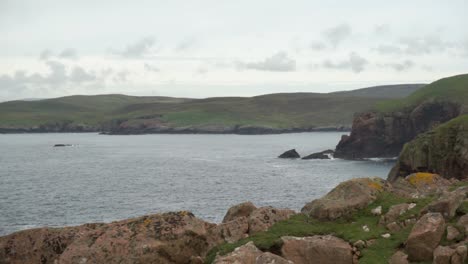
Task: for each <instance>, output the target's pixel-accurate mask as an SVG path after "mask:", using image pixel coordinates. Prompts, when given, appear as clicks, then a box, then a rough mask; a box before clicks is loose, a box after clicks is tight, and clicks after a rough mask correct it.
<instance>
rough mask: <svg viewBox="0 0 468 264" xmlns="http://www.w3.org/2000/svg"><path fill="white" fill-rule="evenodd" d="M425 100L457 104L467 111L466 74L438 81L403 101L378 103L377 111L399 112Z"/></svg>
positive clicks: (467, 78)
mask: <svg viewBox="0 0 468 264" xmlns="http://www.w3.org/2000/svg"><path fill="white" fill-rule="evenodd" d="M427 100H439V101H453V102H458V103H460V104H461V105H462V106H463V108H464V111H468V74H462V75H456V76H453V77H448V78H443V79H440V80H438V81H435V82H433V83H431V84H429V85H426V86H424V87H423V88H421V89H419V90H417V91H416V92H414V93H412V94H411V95H410V96H408V97H406V98H403V99H395V100H387V101H383V102H380V103H378V104H377V109H378V110H379V111H381V112H393V111H399V110H402V109H404V108H407V107H414V106H415V105H417V104H419V103H422V102H423V101H427Z"/></svg>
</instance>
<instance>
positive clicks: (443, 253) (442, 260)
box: [433, 246, 455, 264]
mask: <svg viewBox="0 0 468 264" xmlns="http://www.w3.org/2000/svg"><path fill="white" fill-rule="evenodd" d="M453 254H455V250H454V249H451V248H450V247H443V246H438V247H437V248H436V249H435V250H434V262H433V263H434V264H450V259H451V258H452V255H453Z"/></svg>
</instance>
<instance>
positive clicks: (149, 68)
mask: <svg viewBox="0 0 468 264" xmlns="http://www.w3.org/2000/svg"><path fill="white" fill-rule="evenodd" d="M143 66H144V67H145V70H146V71H149V72H160V71H161V70H160V69H159V68H158V67H156V66H154V65H151V64H148V63H145V64H144V65H143Z"/></svg>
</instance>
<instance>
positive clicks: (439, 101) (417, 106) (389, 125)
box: [335, 74, 468, 159]
mask: <svg viewBox="0 0 468 264" xmlns="http://www.w3.org/2000/svg"><path fill="white" fill-rule="evenodd" d="M463 113H468V74H464V75H457V76H453V77H448V78H444V79H441V80H438V81H436V82H433V83H431V84H429V85H427V86H425V87H423V88H421V89H419V90H417V91H416V92H414V93H412V94H411V95H410V96H408V97H406V98H403V99H396V100H389V101H385V102H380V103H377V105H376V107H375V108H374V110H373V111H369V112H364V113H360V114H357V115H355V117H354V121H353V125H352V130H351V135H350V136H343V138H342V139H341V141H340V142H339V143H338V145H337V147H336V153H335V157H338V158H345V159H362V158H371V157H395V156H398V154H399V152H400V151H401V150H402V148H403V145H404V144H405V143H407V142H409V141H410V140H412V139H413V138H415V137H416V136H417V135H418V134H420V133H424V132H426V131H429V130H431V129H433V128H435V127H436V126H438V125H439V124H442V123H444V122H447V121H449V120H450V119H452V118H455V117H457V116H458V115H460V114H463Z"/></svg>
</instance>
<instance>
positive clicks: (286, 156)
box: [278, 149, 301, 159]
mask: <svg viewBox="0 0 468 264" xmlns="http://www.w3.org/2000/svg"><path fill="white" fill-rule="evenodd" d="M300 157H301V155H299V153H297V151H296V150H295V149H290V150H288V151H286V152H284V153H283V154H281V155H279V156H278V158H281V159H298V158H300Z"/></svg>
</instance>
